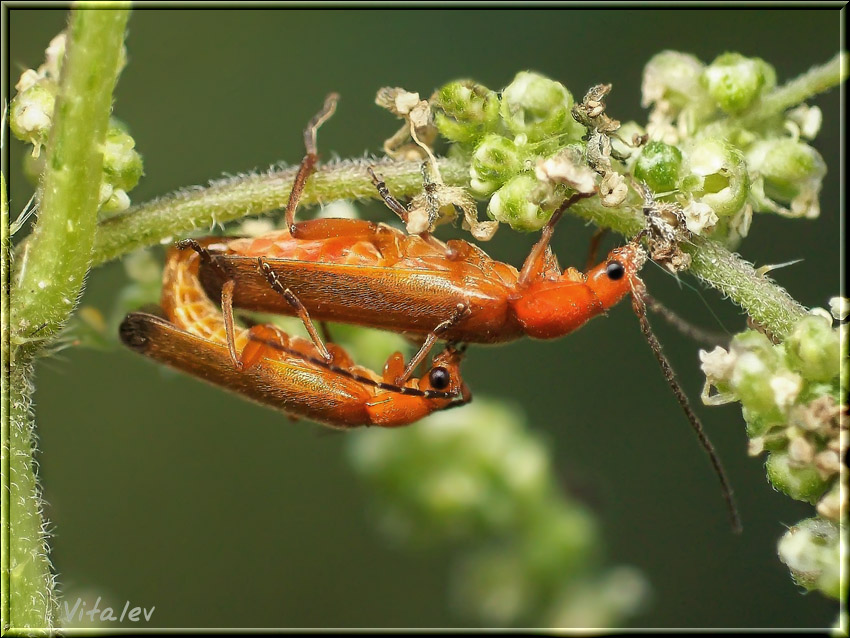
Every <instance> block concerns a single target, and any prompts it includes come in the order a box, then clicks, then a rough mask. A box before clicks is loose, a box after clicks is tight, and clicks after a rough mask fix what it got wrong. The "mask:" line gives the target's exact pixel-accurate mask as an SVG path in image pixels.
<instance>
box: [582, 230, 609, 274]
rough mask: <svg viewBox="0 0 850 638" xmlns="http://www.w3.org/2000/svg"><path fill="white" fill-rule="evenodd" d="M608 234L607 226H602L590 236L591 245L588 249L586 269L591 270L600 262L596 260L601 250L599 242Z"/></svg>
mask: <svg viewBox="0 0 850 638" xmlns="http://www.w3.org/2000/svg"><path fill="white" fill-rule="evenodd" d="M607 234H608V229H607V228H600V229H598V230H597V231H596V232H595V233H593V237H591V238H590V246H589V247H588V249H587V263H585V265H584V269H585V270H590V269H591V268H593V267H594V266H595V265H596V264H597V263H598V262H597V260H596V256H597V253H598V252H599V244H601V243H602V240H603V239H604V238H605V235H607Z"/></svg>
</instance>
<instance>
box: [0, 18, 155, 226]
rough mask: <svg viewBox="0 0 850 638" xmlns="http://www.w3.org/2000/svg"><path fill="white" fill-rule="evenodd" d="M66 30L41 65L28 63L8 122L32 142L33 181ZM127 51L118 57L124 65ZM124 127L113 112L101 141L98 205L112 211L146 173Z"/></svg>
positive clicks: (126, 201) (29, 167)
mask: <svg viewBox="0 0 850 638" xmlns="http://www.w3.org/2000/svg"><path fill="white" fill-rule="evenodd" d="M65 41H66V34H65V33H64V32H63V33H60V34H59V35H57V36H56V37H55V38H53V39H52V40H51V41H50V44H49V45H48V47H47V50H46V51H45V62H44V64H42V65H41V66H40V67H38V69H37V70H36V69H26V70H25V71H24V72H23V73H22V74H21V78H20V80H18V83H17V84H16V85H15V89H17V91H18V92H17V95H15V97H14V98H13V99H12V103H11V104H10V107H9V127H10V129H11V131H12V133H13V134H14V135H15V137H17V138H18V139H19V140H21V141H23V142H28V143H30V144H32V146H33V149H32V154H31V156H30V157H29V158H28V159H27V161H26V164H25V167H24V168H25V172H26V174H27V175H28V176H29V177H30V178H31V179H32V181H33V182H34V183H35V182H37V180H38V177H39V175H41V172H42V168H43V166H44V156H43V155H42V154H41V147H42V146H44V145H45V144H46V143H47V138H48V134H49V133H50V128H51V126H52V125H53V110H54V108H55V106H56V97H57V94H58V92H59V74H60V72H61V69H62V61H63V59H64V57H65ZM124 61H125V60H124V56H123V55H122V57H121V60H120V62H119V64H120V66H121V67H123V66H124ZM135 145H136V143H135V141H134V140H133V138H132V137H131V136H130V134H129V133H128V132H127V130H126V127H125V126H124V125H123V124H122V123H121V122H119V121H118V120H116V119H114V118H112V119H111V120H110V122H109V129H108V130H107V133H106V140H105V141H104V144H103V179H102V182H101V186H100V211H101V212H102V213H112V212H118V211H122V210H125V209H127V208H129V206H130V198H129V196H128V195H127V193H128V192H129V191H131V190H132V189H133V188H135V187H136V184H138V183H139V179H140V178H141V177H142V172H143V169H142V157H141V156H140V155H139V153H138V152H137V151H136V150H135Z"/></svg>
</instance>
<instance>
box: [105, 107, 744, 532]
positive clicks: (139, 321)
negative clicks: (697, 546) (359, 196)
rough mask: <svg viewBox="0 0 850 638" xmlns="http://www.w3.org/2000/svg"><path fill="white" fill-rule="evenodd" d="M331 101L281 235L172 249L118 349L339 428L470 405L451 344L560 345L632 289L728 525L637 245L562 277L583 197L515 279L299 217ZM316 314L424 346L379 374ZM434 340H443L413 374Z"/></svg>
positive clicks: (399, 237)
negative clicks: (564, 248)
mask: <svg viewBox="0 0 850 638" xmlns="http://www.w3.org/2000/svg"><path fill="white" fill-rule="evenodd" d="M335 103H336V97H335V96H329V98H328V100H327V101H326V103H325V107H324V108H323V110H322V111H321V112H320V113H319V114H318V115H317V116H316V117H315V118H314V119H313V120H312V121H311V122H310V124H309V125H308V127H307V129H306V131H305V135H304V138H305V145H306V147H307V154H306V155H305V157H304V159H303V160H302V163H301V165H300V167H299V171H298V174H297V176H296V178H295V183H294V184H293V188H292V191H291V194H290V199H289V203H288V205H287V208H286V215H285V219H286V228H285V229H284V230H281V231H276V232H274V233H270V234H267V235H264V236H261V237H257V238H252V239H247V238H246V239H233V238H207V239H203V240H198V241H195V240H185V241H184V242H180V244H178V247H176V248H174V249H172V250H171V251H170V253H169V256H168V263H167V265H166V270H165V277H164V282H163V284H164V285H163V294H162V304H161V305H162V307H163V312H164V315H165V317H164V318H161V317H156V316H154V315H149V314H144V313H131V314H130V315H128V316H127V318H126V319H125V321H124V323H123V324H122V326H121V337H122V340H123V341H124V342H125V343H126V344H127V345H128V346H130V347H131V348H133V349H135V350H137V351H139V352H141V353H142V354H145V355H146V356H149V357H151V358H153V359H155V360H158V361H160V362H163V363H166V364H167V365H170V366H172V367H175V368H178V369H180V370H182V371H185V372H188V373H190V374H193V375H195V376H197V377H199V378H202V379H204V380H207V381H209V382H212V383H214V384H216V385H219V386H222V387H225V388H227V389H230V390H233V391H235V392H237V393H239V394H242V395H244V396H246V397H248V398H250V399H253V400H255V401H258V402H260V403H264V404H266V405H270V406H272V407H275V408H278V409H280V410H282V411H284V412H286V413H287V414H289V415H292V416H303V417H306V418H309V419H312V420H315V421H319V422H322V423H325V424H328V425H331V426H335V427H341V428H348V427H354V426H359V425H379V426H384V427H393V426H400V425H406V424H409V423H413V422H414V421H417V420H419V419H420V418H422V417H424V416H426V415H427V414H429V413H431V412H433V411H435V410H440V409H446V408H450V407H455V406H457V405H462V404H463V403H466V402H468V401H469V400H470V399H471V395H470V393H469V390H468V389H467V388H466V385H465V384H464V383H463V381H462V379H461V377H460V371H459V366H460V362H461V358H462V355H463V349H462V348H461V347H458V345H457V344H459V343H464V344H466V343H500V342H506V341H510V340H513V339H517V338H519V337H520V336H523V335H528V336H531V337H535V338H540V339H549V338H555V337H559V336H563V335H565V334H567V333H569V332H572V331H574V330H576V329H577V328H579V327H581V326H582V325H583V324H584V323H585V322H587V321H588V320H590V319H592V318H593V317H595V316H597V315H599V314H602V313H604V312H605V311H607V310H608V309H609V308H611V307H612V306H613V305H615V304H616V303H618V302H619V301H620V300H622V299H623V297H625V296H627V295H631V298H632V303H633V307H634V309H635V311H636V312H637V314H638V317H639V318H640V320H641V327H642V329H643V330H644V334H645V335H646V336H647V338H648V339H650V345H652V346H653V352H654V353H655V354H656V357H657V358H658V360H659V362H660V363H661V365H662V369H663V370H664V372H665V376H666V378H667V380H668V382H669V383H670V384H671V386H672V387H673V388H674V391H676V396H677V398H678V399H679V401H680V403H681V405H682V407H683V408H684V410H685V412H686V414H687V416H688V418H689V420H690V422H691V425H692V427H694V429H695V430H696V431H697V434H698V436H699V438H700V442H701V443H702V445H703V447H704V448H705V449H706V451H707V452H708V453H709V455H710V457H711V460H712V463H713V465H714V468H715V470H716V472H717V473H718V476H719V478H720V480H721V483H722V486H723V490H724V495H725V497H726V500H727V504H728V506H729V509H730V513H731V515H732V518H733V523H734V524H735V525H736V526H737V513H736V511H735V508H734V505H733V503H732V499H731V489H730V488H729V485H728V481H727V480H726V477H725V474H724V472H723V470H722V467H721V465H720V462H719V459H718V458H717V456H716V454H715V453H714V450H713V448H712V446H711V444H710V443H709V441H708V439H707V438H706V436H705V434H704V433H703V431H702V427H701V425H700V423H699V421H698V420H697V418H696V416H695V415H694V413H693V411H692V410H691V409H690V407H689V405H688V404H687V399H686V398H685V396H684V393H683V392H682V391H681V389H680V388H679V387H678V384H677V383H676V381H675V379H674V378H673V375H672V369H671V368H670V366H669V363H667V360H666V358H664V356H663V354H662V353H661V349H660V346H659V345H658V342H657V341H656V340H655V339H654V336H651V331H650V330H649V324H648V321H647V320H646V315H645V293H644V286H643V282H642V281H641V280H640V278H639V277H638V272H639V271H640V269H641V267H642V266H643V263H644V261H645V260H646V253H645V251H644V249H643V248H642V247H641V246H640V244H639V240H638V239H635V240H633V241H632V242H631V243H629V244H627V245H626V246H623V247H620V248H617V249H615V250H613V251H612V252H611V253H610V254H609V255H608V257H607V258H606V259H605V260H604V261H603V262H602V263H600V264H599V265H598V266H596V267H595V268H592V269H591V270H589V271H588V273H587V274H582V273H581V272H579V271H577V270H576V269H574V268H568V269H566V270H565V271H563V272H562V271H561V270H560V268H559V266H558V264H557V260H556V258H555V257H554V255H553V254H552V252H551V250H550V248H549V242H550V240H551V237H552V233H553V231H554V227H555V224H556V223H557V222H558V220H559V219H560V217H561V216H562V214H563V212H564V211H565V210H566V209H567V208H568V207H569V206H571V205H572V204H574V203H575V202H576V201H578V200H579V199H582V198H584V197H589V196H592V195H593V193H576V194H574V195H573V196H571V197H569V198H567V199H566V200H565V201H564V202H563V203H562V204H561V206H560V207H559V209H558V210H556V211H555V213H554V214H553V215H552V217H551V219H550V220H549V222H548V223H547V224H546V226H545V227H544V229H543V231H542V235H541V238H540V239H539V240H538V242H537V243H536V244H535V246H534V247H533V248H532V250H531V252H530V254H529V256H528V258H527V259H526V261H525V263H524V264H523V266H522V268H521V269H520V270H517V269H515V268H514V267H512V266H510V265H508V264H504V263H502V262H498V261H495V260H493V259H491V258H490V257H489V256H488V255H486V254H485V253H484V252H483V251H482V250H481V249H480V248H478V247H477V246H475V245H474V244H471V243H468V242H466V241H461V240H451V241H449V242H447V243H443V242H441V241H439V240H437V239H436V238H435V237H433V236H432V235H431V234H430V230H426V231H425V232H422V233H420V234H418V235H408V234H406V233H404V232H403V231H400V230H397V229H395V228H392V227H390V226H386V225H383V224H374V223H370V222H366V221H361V220H347V219H317V220H311V221H305V222H299V223H296V222H295V221H294V214H295V209H296V207H297V204H298V200H299V198H300V195H301V193H302V191H303V188H304V184H305V183H306V181H307V179H308V178H309V176H310V175H311V174H312V172H313V171H315V166H316V162H317V158H318V156H317V152H316V131H317V128H318V126H319V125H320V124H321V123H322V122H323V121H324V120H325V119H327V117H329V116H330V114H331V113H332V112H333V110H334V108H335ZM369 172H370V175H371V177H372V180H373V182H374V183H375V186H376V188H377V190H378V192H379V193H380V194H381V196H382V197H383V198H384V200H385V202H386V203H387V205H388V206H389V207H390V208H391V209H392V210H393V211H394V212H396V213H397V214H398V215H399V216H401V217H402V218H403V219H404V218H405V214H406V209H405V208H404V206H402V205H401V204H400V203H399V202H398V201H396V200H395V199H394V198H393V197H392V195H391V194H390V193H389V191H388V189H387V188H386V185H385V184H384V183H383V182H382V181H381V180H380V178H379V177H378V176H377V175H375V174H374V172H373V171H372V170H371V169H369ZM213 300H215V301H213ZM219 302H220V303H219ZM219 306H220V308H219ZM234 307H237V308H245V309H250V310H259V311H266V312H273V313H278V314H285V315H295V316H298V317H300V318H301V319H302V321H303V322H304V325H305V327H306V328H307V331H308V333H309V335H310V337H311V340H310V341H307V340H305V339H302V338H299V337H291V336H288V335H286V334H284V333H283V332H282V331H281V330H280V329H279V328H277V327H275V326H273V325H270V324H264V325H255V326H252V327H250V328H247V329H242V328H239V327H237V326H236V324H235V321H234V318H233V309H234ZM313 320H318V321H321V322H324V321H336V322H343V323H354V324H359V325H364V326H369V327H373V328H380V329H385V330H392V331H395V332H400V333H403V334H405V335H408V336H412V337H414V338H418V339H420V340H421V341H422V345H421V347H420V349H419V351H418V352H417V353H416V354H415V355H414V356H413V357H412V358H411V359H410V361H409V362H407V364H406V365H405V363H404V361H403V359H402V357H401V355H400V354H399V353H396V354H394V355H393V356H392V357H390V359H389V360H388V361H387V363H386V365H385V367H384V370H383V371H382V373H381V374H378V373H375V372H373V371H370V370H367V369H365V368H362V367H360V366H357V365H355V364H354V363H353V361H352V360H351V358H350V357H349V356H348V354H347V353H346V352H345V351H344V350H343V349H342V348H340V347H339V346H337V345H335V344H333V343H326V341H325V340H323V339H322V337H321V336H320V335H319V331H318V330H316V328H315V327H314V325H313ZM438 340H445V341H448V342H449V345H448V346H447V347H446V349H445V350H444V351H443V352H442V353H441V354H439V355H438V356H436V357H434V359H433V362H432V364H431V367H430V368H429V370H428V371H427V372H426V373H425V374H424V375H423V376H421V377H419V378H415V377H414V376H413V373H414V371H415V370H416V368H417V367H418V366H419V364H420V363H422V361H424V360H425V359H426V358H427V356H428V354H429V352H430V350H431V348H432V347H433V346H434V345H435V343H436V342H437V341H438Z"/></svg>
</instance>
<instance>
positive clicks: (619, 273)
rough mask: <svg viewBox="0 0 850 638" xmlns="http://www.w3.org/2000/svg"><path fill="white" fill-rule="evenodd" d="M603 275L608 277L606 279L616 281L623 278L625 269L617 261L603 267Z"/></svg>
mask: <svg viewBox="0 0 850 638" xmlns="http://www.w3.org/2000/svg"><path fill="white" fill-rule="evenodd" d="M605 274H606V275H608V279H610V280H612V281H617V280H618V279H622V278H623V275H625V274H626V269H625V268H624V267H623V264H621V263H620V262H619V261H612V262H609V263H608V265H607V266H605Z"/></svg>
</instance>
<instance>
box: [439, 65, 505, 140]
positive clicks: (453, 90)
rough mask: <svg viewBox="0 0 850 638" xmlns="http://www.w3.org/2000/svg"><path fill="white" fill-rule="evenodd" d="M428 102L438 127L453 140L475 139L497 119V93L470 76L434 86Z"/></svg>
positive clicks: (492, 128)
mask: <svg viewBox="0 0 850 638" xmlns="http://www.w3.org/2000/svg"><path fill="white" fill-rule="evenodd" d="M431 105H432V107H433V108H434V123H435V124H436V125H437V129H438V130H439V131H440V133H441V134H442V135H443V137H445V138H447V139H450V140H451V141H453V142H461V143H469V142H475V141H476V140H479V139H481V137H482V136H484V134H485V133H487V132H488V131H492V130H494V129H495V128H496V126H497V125H498V122H499V96H498V95H497V94H496V92H495V91H491V90H490V89H488V88H487V87H486V86H484V85H483V84H476V83H475V82H473V81H472V80H458V81H456V82H449V83H448V84H446V85H445V86H443V87H442V88H440V89H438V90H437V92H436V93H435V94H434V97H433V98H432V99H431Z"/></svg>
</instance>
